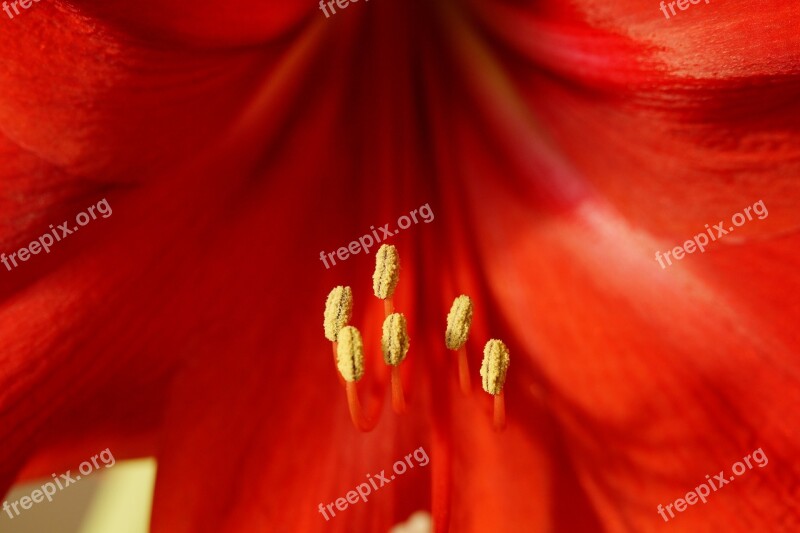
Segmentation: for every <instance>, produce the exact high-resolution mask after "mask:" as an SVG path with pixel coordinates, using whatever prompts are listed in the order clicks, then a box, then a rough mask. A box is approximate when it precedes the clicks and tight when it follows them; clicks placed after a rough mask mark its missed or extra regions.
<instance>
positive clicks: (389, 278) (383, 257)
mask: <svg viewBox="0 0 800 533" xmlns="http://www.w3.org/2000/svg"><path fill="white" fill-rule="evenodd" d="M399 278H400V256H399V254H398V253H397V249H396V248H395V247H394V246H391V245H386V244H384V245H382V246H381V247H380V249H379V250H378V253H377V254H376V256H375V273H374V274H373V276H372V287H373V292H374V293H375V296H376V297H378V298H380V299H381V300H383V302H384V307H383V309H384V322H383V332H382V336H381V349H382V351H383V360H384V362H385V363H386V364H387V365H389V366H391V388H392V408H393V410H394V412H395V413H397V414H403V413H404V412H405V410H406V404H405V396H404V393H403V385H402V380H401V375H400V368H401V365H402V363H403V361H404V360H405V359H406V355H407V354H408V349H409V345H410V341H409V337H408V328H407V322H406V317H405V315H403V314H402V313H395V312H394V301H393V296H394V291H395V289H396V288H397V283H398V281H399ZM472 314H473V305H472V300H471V299H470V298H469V296H466V295H461V296H459V297H458V298H456V299H455V300H454V301H453V305H452V307H451V309H450V313H448V315H447V330H446V331H445V346H446V347H447V348H448V349H449V350H453V351H455V352H457V357H458V381H459V385H460V388H461V392H462V393H463V394H465V395H467V394H469V393H470V389H471V387H470V378H469V362H468V358H467V350H466V344H467V339H468V338H469V331H470V327H471V325H472ZM352 316H353V293H352V290H351V289H350V287H342V286H339V287H335V288H334V289H333V290H332V291H331V292H330V294H329V295H328V299H327V301H326V303H325V313H324V317H325V320H324V328H325V337H326V338H327V339H328V340H330V341H331V343H332V346H333V357H334V362H335V364H336V368H337V369H338V371H339V377H340V380H341V381H342V383H343V384H344V386H345V389H346V393H347V405H348V408H349V410H350V418H351V420H352V421H353V425H355V426H356V428H358V429H359V430H360V431H364V432H368V431H372V429H374V428H375V426H376V425H377V423H378V414H379V413H380V409H381V405H380V402H373V403H372V409H371V411H370V413H369V414H367V413H365V412H364V410H363V409H362V407H361V401H360V399H359V395H358V387H357V383H358V382H359V381H360V380H361V378H363V377H364V373H365V368H364V345H363V341H362V339H361V333H360V332H359V331H358V329H357V328H355V327H354V326H351V325H349V322H350V320H351V319H352ZM508 363H509V352H508V348H507V347H506V345H505V344H504V343H503V341H500V340H498V339H492V340H490V341H489V342H487V343H486V346H485V348H484V350H483V363H482V364H481V370H480V374H481V378H482V383H483V389H484V390H485V391H486V392H488V393H489V394H491V395H492V396H494V426H495V429H497V430H498V431H500V430H502V429H503V428H504V427H505V397H504V394H503V386H504V384H505V380H506V373H507V371H508Z"/></svg>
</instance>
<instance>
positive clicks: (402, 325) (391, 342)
mask: <svg viewBox="0 0 800 533" xmlns="http://www.w3.org/2000/svg"><path fill="white" fill-rule="evenodd" d="M408 344H409V340H408V331H407V329H406V317H405V316H403V314H402V313H392V314H391V315H389V316H387V317H386V320H384V321H383V336H382V337H381V347H382V348H383V360H384V361H386V364H387V365H392V366H397V365H399V364H400V363H402V362H403V359H405V358H406V354H407V353H408Z"/></svg>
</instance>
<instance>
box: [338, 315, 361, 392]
mask: <svg viewBox="0 0 800 533" xmlns="http://www.w3.org/2000/svg"><path fill="white" fill-rule="evenodd" d="M337 342H338V345H337V347H336V366H337V367H338V368H339V373H340V374H341V375H342V377H343V378H344V380H345V381H347V382H348V383H353V382H356V381H358V380H360V379H361V378H362V377H364V343H363V342H362V341H361V333H359V332H358V330H357V329H356V328H354V327H353V326H345V327H343V328H342V329H341V330H340V331H339V336H338V338H337Z"/></svg>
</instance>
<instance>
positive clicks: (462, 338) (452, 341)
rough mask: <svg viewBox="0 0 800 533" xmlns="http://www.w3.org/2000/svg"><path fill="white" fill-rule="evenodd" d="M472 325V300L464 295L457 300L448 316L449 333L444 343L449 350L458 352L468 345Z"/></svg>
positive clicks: (454, 301)
mask: <svg viewBox="0 0 800 533" xmlns="http://www.w3.org/2000/svg"><path fill="white" fill-rule="evenodd" d="M471 325H472V300H470V298H469V296H466V295H464V294H462V295H461V296H459V297H458V298H456V299H455V300H453V305H452V307H450V312H449V313H448V314H447V331H446V332H445V335H444V342H445V344H446V345H447V349H448V350H458V349H459V348H461V347H462V346H464V344H466V343H467V338H468V337H469V328H470V326H471Z"/></svg>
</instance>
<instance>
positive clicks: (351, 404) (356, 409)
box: [346, 381, 378, 433]
mask: <svg viewBox="0 0 800 533" xmlns="http://www.w3.org/2000/svg"><path fill="white" fill-rule="evenodd" d="M346 387H347V407H348V408H349V409H350V420H352V421H353V425H354V426H355V427H356V429H358V430H359V431H363V432H364V433H369V432H370V431H372V430H373V429H375V426H376V425H377V424H378V417H377V416H374V417H372V418H367V417H366V416H365V415H364V412H363V410H362V409H361V401H359V399H358V386H357V385H356V383H355V382H354V381H348V382H347V386H346Z"/></svg>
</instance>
